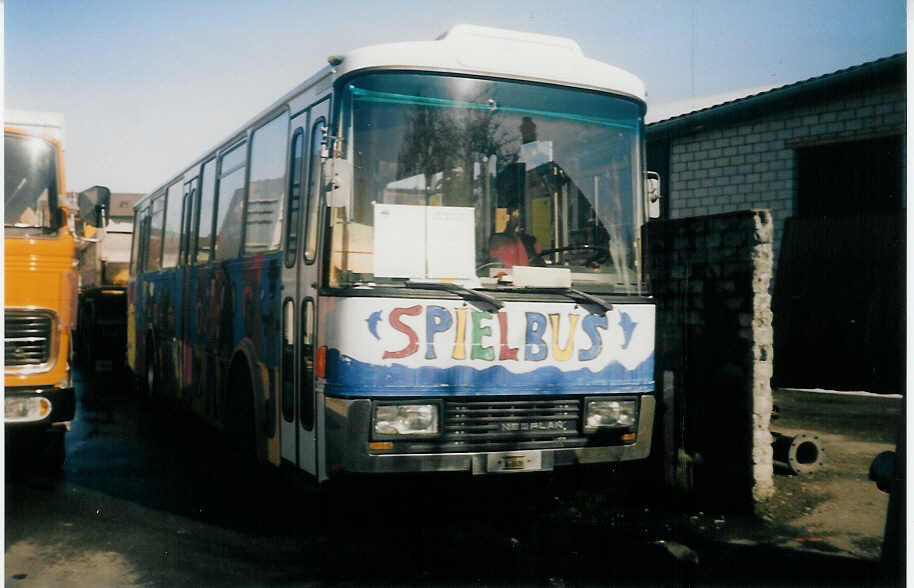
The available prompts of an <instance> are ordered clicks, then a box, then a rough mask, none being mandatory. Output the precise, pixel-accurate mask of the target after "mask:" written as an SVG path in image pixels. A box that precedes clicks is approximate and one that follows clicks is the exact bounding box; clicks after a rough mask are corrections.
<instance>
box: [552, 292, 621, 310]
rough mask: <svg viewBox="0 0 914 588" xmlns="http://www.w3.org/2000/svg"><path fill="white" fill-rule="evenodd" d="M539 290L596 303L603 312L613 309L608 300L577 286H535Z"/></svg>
mask: <svg viewBox="0 0 914 588" xmlns="http://www.w3.org/2000/svg"><path fill="white" fill-rule="evenodd" d="M537 291H539V292H548V293H550V294H562V295H564V296H567V297H568V298H571V299H572V300H579V301H580V300H583V301H586V302H590V303H591V304H596V305H597V306H599V307H600V308H602V309H603V310H604V311H605V312H610V311H611V310H612V309H613V305H612V304H610V303H609V302H606V301H605V300H603V299H602V298H598V297H596V296H594V295H593V294H588V293H587V292H582V291H581V290H578V289H577V288H537Z"/></svg>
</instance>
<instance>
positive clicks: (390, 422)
mask: <svg viewBox="0 0 914 588" xmlns="http://www.w3.org/2000/svg"><path fill="white" fill-rule="evenodd" d="M438 415H439V406H438V404H435V403H432V404H382V403H376V404H375V405H374V415H373V418H372V422H373V431H374V438H375V439H390V438H394V437H403V436H420V437H431V436H435V435H437V434H438V422H439V418H438Z"/></svg>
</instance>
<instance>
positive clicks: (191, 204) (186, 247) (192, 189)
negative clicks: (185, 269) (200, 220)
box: [178, 174, 199, 266]
mask: <svg viewBox="0 0 914 588" xmlns="http://www.w3.org/2000/svg"><path fill="white" fill-rule="evenodd" d="M184 177H187V174H184ZM198 183H199V176H198V175H194V176H191V178H190V179H189V180H187V181H186V182H184V196H183V198H182V211H181V245H180V248H179V250H178V265H179V266H186V265H191V252H192V251H193V253H194V254H196V250H195V249H192V248H191V242H192V241H196V239H195V238H194V237H195V234H194V226H193V225H194V222H195V217H196V216H199V211H198V210H197V206H196V198H197V192H199V189H198V187H197V184H198ZM188 208H189V209H190V215H188Z"/></svg>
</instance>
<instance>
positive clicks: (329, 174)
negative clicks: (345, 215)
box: [321, 157, 352, 210]
mask: <svg viewBox="0 0 914 588" xmlns="http://www.w3.org/2000/svg"><path fill="white" fill-rule="evenodd" d="M321 166H322V169H321V173H322V175H323V178H324V184H325V186H326V188H325V192H326V198H327V206H330V207H333V208H349V209H350V210H351V209H352V207H351V206H349V203H350V200H351V198H352V161H351V160H349V159H342V158H338V157H328V158H327V159H325V160H324V161H323V162H322V164H321Z"/></svg>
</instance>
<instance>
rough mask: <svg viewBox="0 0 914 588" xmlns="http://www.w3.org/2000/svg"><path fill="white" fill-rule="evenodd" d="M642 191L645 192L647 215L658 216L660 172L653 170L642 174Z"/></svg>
mask: <svg viewBox="0 0 914 588" xmlns="http://www.w3.org/2000/svg"><path fill="white" fill-rule="evenodd" d="M644 192H645V193H646V194H647V202H648V217H650V218H660V174H658V173H657V172H654V171H649V172H646V173H645V174H644Z"/></svg>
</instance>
